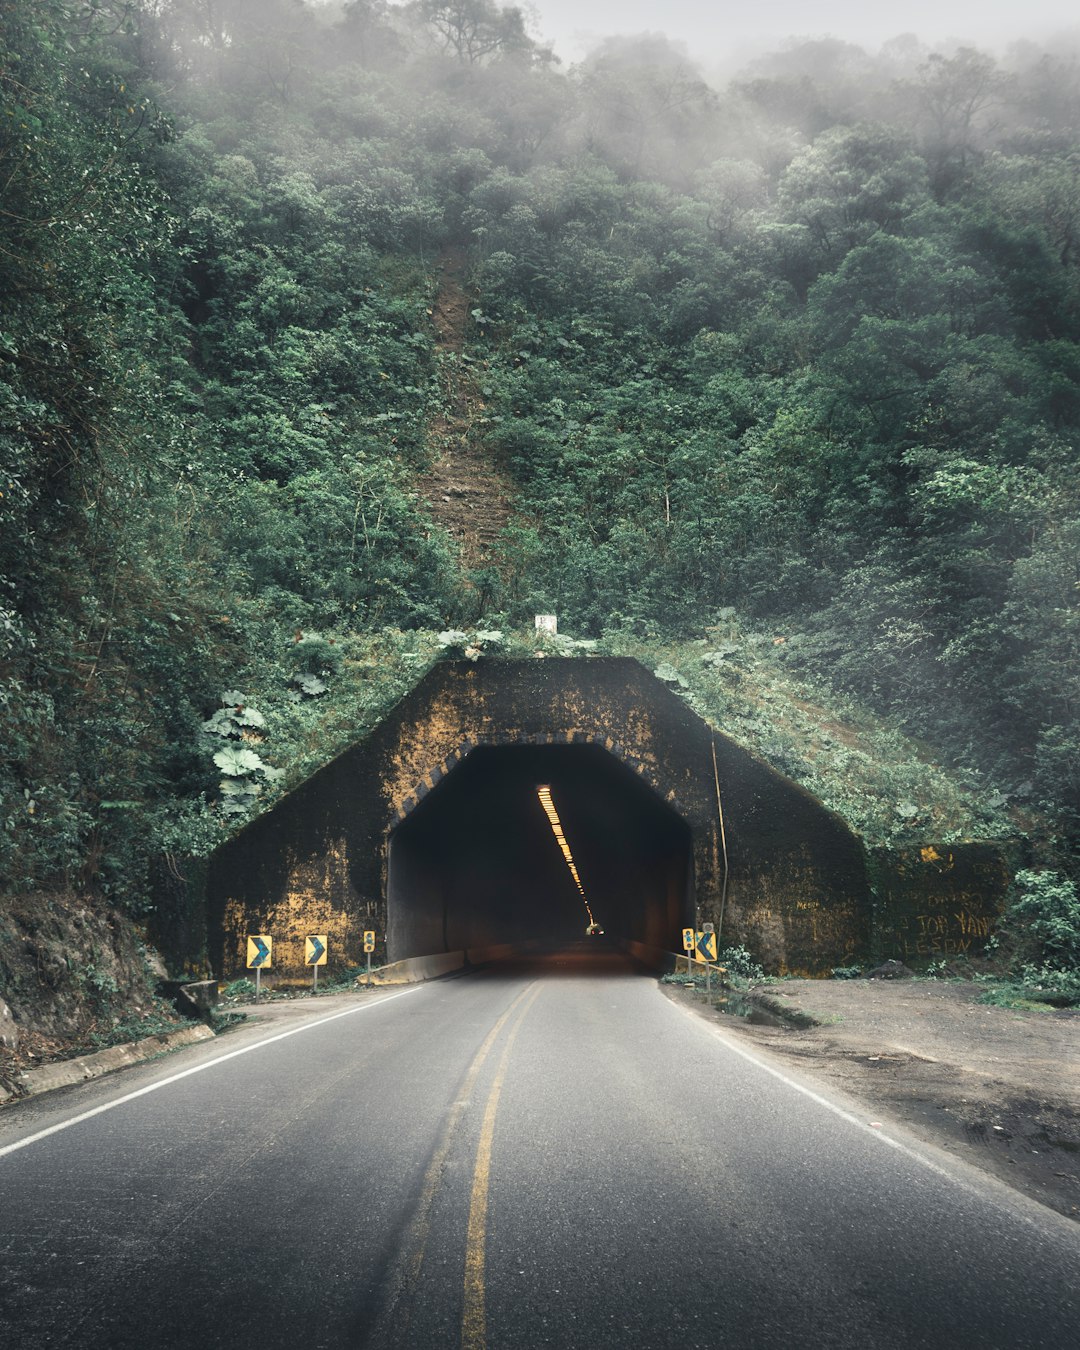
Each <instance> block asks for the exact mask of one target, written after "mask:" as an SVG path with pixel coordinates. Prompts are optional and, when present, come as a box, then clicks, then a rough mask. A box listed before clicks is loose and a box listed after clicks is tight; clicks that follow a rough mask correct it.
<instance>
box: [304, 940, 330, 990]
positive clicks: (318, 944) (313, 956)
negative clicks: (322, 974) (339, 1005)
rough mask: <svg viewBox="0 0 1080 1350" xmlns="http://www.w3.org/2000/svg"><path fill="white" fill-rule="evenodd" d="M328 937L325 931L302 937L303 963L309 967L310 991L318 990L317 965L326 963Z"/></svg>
mask: <svg viewBox="0 0 1080 1350" xmlns="http://www.w3.org/2000/svg"><path fill="white" fill-rule="evenodd" d="M329 945H330V939H329V937H328V936H327V935H326V934H325V933H316V934H315V936H314V937H306V938H305V939H304V964H305V965H307V966H310V967H311V992H312V993H313V994H315V993H318V990H319V967H320V966H325V965H326V949H327V947H328V946H329Z"/></svg>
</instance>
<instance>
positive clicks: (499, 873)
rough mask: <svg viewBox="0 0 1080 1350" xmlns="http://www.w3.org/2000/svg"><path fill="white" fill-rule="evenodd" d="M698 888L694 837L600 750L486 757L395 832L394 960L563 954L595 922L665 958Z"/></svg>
mask: <svg viewBox="0 0 1080 1350" xmlns="http://www.w3.org/2000/svg"><path fill="white" fill-rule="evenodd" d="M545 786H546V787H548V788H549V789H550V794H551V801H552V802H553V803H554V806H555V809H556V812H557V816H558V820H559V822H560V824H561V828H562V830H563V836H564V838H565V840H566V843H567V846H568V848H569V850H570V854H571V857H572V859H573V862H574V864H575V866H576V869H577V877H578V880H579V881H580V888H579V886H578V883H577V881H575V878H574V876H573V875H572V872H571V868H570V866H569V865H568V862H567V858H566V857H565V856H564V853H563V851H562V848H561V846H560V843H559V842H558V840H557V838H556V834H555V831H554V830H553V828H552V824H551V822H550V820H549V817H548V815H547V814H546V813H545V809H544V806H543V804H542V802H541V799H540V797H539V796H538V789H539V788H541V787H545ZM691 877H692V859H691V834H690V830H689V828H688V826H687V825H686V824H685V822H684V821H683V820H681V819H680V818H679V816H678V815H677V814H676V813H675V812H674V811H673V810H672V809H671V807H669V806H668V805H667V804H666V803H665V802H664V801H663V800H662V799H661V798H660V797H658V796H657V795H656V793H655V792H654V791H653V790H652V789H651V788H650V787H649V786H648V785H646V784H645V783H643V782H642V781H641V779H640V778H639V777H638V775H636V774H635V773H634V772H633V771H632V770H630V769H629V768H627V767H626V766H625V765H624V764H622V763H621V762H620V761H618V760H617V759H615V758H614V757H613V756H612V755H610V754H609V753H607V751H605V750H604V749H603V748H602V747H600V746H597V745H562V746H559V745H545V746H537V745H519V746H487V747H478V748H477V749H475V750H473V751H472V752H471V753H470V754H469V755H468V756H467V757H466V758H465V759H464V760H463V761H462V762H461V763H460V764H459V765H458V766H457V767H456V768H455V769H454V771H453V772H452V773H450V774H449V775H448V776H447V777H446V778H444V779H443V780H442V781H441V782H440V783H439V784H438V786H437V787H436V788H435V789H434V791H432V792H430V793H428V794H427V796H426V797H425V798H424V799H423V801H421V802H420V803H419V805H418V806H417V807H416V808H415V809H414V810H413V811H412V812H411V813H410V814H409V815H408V816H407V817H406V819H405V820H404V821H402V822H401V823H400V824H399V825H398V826H397V827H396V828H395V829H394V830H393V831H392V832H391V835H390V839H389V848H388V857H387V956H388V959H389V960H391V961H393V960H396V959H399V958H401V957H405V956H417V955H426V954H431V953H435V952H447V951H461V950H466V949H483V948H488V947H493V946H500V945H502V944H506V943H521V942H528V941H541V942H550V943H553V944H561V943H565V942H569V941H573V940H576V939H580V938H581V937H583V936H584V935H585V930H586V926H587V924H588V922H589V919H590V917H592V918H593V919H594V920H595V922H596V923H597V924H599V925H600V926H601V927H602V928H603V930H604V933H605V936H608V937H610V938H612V939H628V940H632V941H637V942H643V943H646V944H649V945H651V946H655V947H670V946H671V945H672V943H673V942H674V941H676V939H677V934H678V932H679V929H680V928H681V927H682V926H683V924H684V922H692V915H693V900H692V882H691Z"/></svg>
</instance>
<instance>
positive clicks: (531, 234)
mask: <svg viewBox="0 0 1080 1350" xmlns="http://www.w3.org/2000/svg"><path fill="white" fill-rule="evenodd" d="M0 24H2V28H0V96H2V103H3V106H2V109H0V193H2V196H0V490H2V493H3V496H2V500H0V574H2V582H0V585H2V590H0V643H2V646H0V712H2V716H3V723H4V730H3V743H4V753H3V766H2V770H0V775H2V777H0V793H2V797H3V803H4V811H3V817H2V820H0V827H2V828H0V865H2V867H3V870H4V872H5V874H6V877H7V885H8V887H9V888H10V889H11V890H13V891H15V892H20V891H22V892H26V891H34V890H53V891H56V890H60V889H63V890H68V891H70V890H76V891H77V890H79V889H80V888H91V889H94V890H96V891H99V892H104V893H105V894H106V895H108V896H110V897H112V898H113V899H114V900H115V901H117V902H118V903H119V904H121V905H122V906H123V907H125V908H126V909H127V910H128V911H129V912H130V913H132V914H133V915H136V916H137V915H139V914H140V913H142V912H144V911H145V908H146V906H147V905H148V904H149V903H150V899H149V897H150V896H151V894H152V893H153V891H154V888H155V886H158V885H159V883H160V876H158V875H157V874H159V873H160V872H161V871H162V869H165V870H166V871H167V869H168V867H169V866H170V865H171V863H170V860H171V859H174V858H176V857H178V856H181V855H192V854H198V853H200V852H205V851H206V849H207V848H209V847H210V846H211V845H212V843H213V842H214V841H215V840H217V839H220V838H221V837H223V835H224V833H225V832H227V830H228V829H229V828H230V824H231V822H235V821H238V820H239V821H242V820H243V819H245V818H247V817H248V816H249V815H250V814H251V812H252V811H253V810H254V809H256V806H257V802H258V800H259V791H260V790H261V791H262V793H263V800H265V799H266V798H267V797H268V796H269V794H271V793H272V792H273V790H274V787H273V783H274V780H275V777H276V776H277V775H279V774H280V773H281V772H282V771H283V770H284V771H288V772H290V773H293V772H296V771H298V767H297V766H299V767H300V768H303V767H304V766H307V767H312V766H313V764H314V762H315V760H316V759H317V757H318V755H319V753H320V747H321V748H322V750H323V751H324V750H325V746H326V745H327V744H334V743H335V742H334V739H333V738H334V736H335V735H340V734H341V729H342V728H345V727H348V728H351V729H352V730H353V731H355V728H356V727H358V726H363V725H364V724H365V719H366V720H367V723H368V724H369V723H370V720H371V719H372V718H374V717H375V716H377V714H378V711H379V710H380V709H381V708H382V707H384V706H385V705H386V703H387V702H388V701H389V700H391V699H392V698H393V697H395V696H396V694H397V693H399V692H400V690H401V689H402V688H404V687H405V686H406V684H407V683H408V680H409V678H410V672H412V673H413V674H415V672H416V671H418V670H419V669H422V668H423V666H424V664H425V663H426V662H428V661H430V660H431V659H432V656H433V653H434V651H435V650H436V649H437V644H436V642H435V640H434V638H433V637H432V636H431V634H432V633H435V632H438V631H439V630H443V629H469V630H472V629H475V628H480V629H483V630H495V629H500V630H505V631H510V630H514V629H517V628H521V627H522V626H524V625H530V624H531V621H532V616H533V614H534V613H537V612H557V613H558V614H559V616H560V623H561V625H562V626H563V628H564V629H566V630H568V631H569V632H572V633H574V634H575V635H576V636H578V637H581V638H600V637H603V635H604V634H608V635H609V638H608V640H609V641H611V642H616V643H621V644H622V647H620V649H625V644H626V642H627V641H628V640H629V639H632V638H637V639H640V640H641V641H642V642H644V643H646V644H654V645H655V644H662V643H664V642H675V643H677V642H679V641H682V640H684V639H691V638H694V637H698V636H700V635H701V634H703V633H704V631H705V629H706V628H709V627H715V625H717V623H718V622H721V626H723V625H724V624H727V625H728V626H731V625H732V624H733V623H735V622H736V619H735V617H734V616H737V622H738V623H739V624H741V625H742V626H743V629H742V631H753V632H756V633H757V634H759V635H760V637H761V639H762V642H761V651H762V655H761V658H760V659H761V660H762V661H768V662H770V663H772V664H773V666H774V667H775V668H776V669H778V670H782V671H783V672H784V678H797V679H801V680H805V681H808V682H809V683H810V684H812V685H815V686H816V687H817V688H818V689H819V690H822V691H824V692H823V697H827V696H828V690H829V689H832V690H833V691H835V692H836V694H837V696H838V697H843V698H846V699H854V700H856V701H857V702H858V703H860V704H862V705H864V706H866V707H868V708H870V709H872V710H874V711H875V712H876V713H877V714H878V715H880V716H881V717H883V718H885V719H886V721H887V723H888V724H889V725H892V726H894V727H897V728H900V729H903V730H905V731H907V732H908V733H910V734H912V735H913V736H915V737H917V738H918V739H919V741H920V742H921V743H922V744H923V745H924V746H925V747H926V753H927V755H928V756H932V757H935V758H940V759H944V760H946V761H948V762H950V763H951V764H952V765H953V766H955V767H956V768H957V769H958V770H963V771H967V772H969V773H972V774H978V775H981V777H980V779H979V781H980V782H981V783H982V784H983V785H984V791H985V794H986V797H987V800H988V802H989V803H990V804H991V805H992V806H994V807H1000V806H1008V807H1010V808H1015V809H1017V810H1019V811H1022V812H1033V811H1034V812H1037V813H1040V818H1041V819H1042V820H1044V821H1045V822H1047V825H1046V828H1047V830H1048V831H1049V832H1050V834H1051V835H1053V837H1054V838H1055V839H1056V842H1057V846H1058V848H1059V849H1060V850H1061V857H1062V859H1063V860H1064V865H1066V866H1068V860H1069V857H1070V855H1071V854H1072V852H1073V851H1074V849H1075V846H1076V843H1077V826H1078V815H1077V813H1078V811H1080V771H1078V768H1077V764H1078V759H1080V728H1078V725H1077V708H1078V699H1080V668H1078V665H1077V659H1076V658H1077V640H1076V639H1077V631H1078V618H1080V609H1078V602H1080V594H1078V586H1080V480H1078V474H1077V463H1078V437H1080V345H1078V343H1080V61H1078V58H1077V55H1076V54H1074V53H1071V52H1068V51H1061V50H1058V51H1056V52H1054V53H1047V52H1042V51H1039V50H1037V49H1036V48H1034V47H1030V46H1025V47H1019V48H1016V49H1014V50H1013V51H1012V52H1011V53H1010V54H1009V56H1008V57H1007V58H1001V59H998V58H994V57H992V56H990V55H987V54H984V53H982V52H980V51H978V50H975V49H973V48H967V47H956V48H953V49H950V50H947V51H930V50H927V49H925V48H923V47H921V46H920V44H919V43H918V42H917V41H916V40H915V39H912V38H903V39H897V40H896V41H895V42H893V43H890V44H888V45H887V46H886V47H885V48H883V49H882V50H881V51H880V52H878V53H868V52H864V51H862V50H860V49H858V48H856V47H853V46H850V45H847V44H845V43H843V42H841V41H836V40H821V41H814V42H805V43H792V44H789V45H788V46H786V47H785V48H784V49H783V50H781V51H779V52H777V53H776V54H774V55H773V56H770V57H768V58H762V59H760V60H759V61H757V62H756V63H755V64H754V65H753V66H752V67H751V68H748V69H746V70H745V71H743V72H742V73H741V74H739V75H738V76H737V77H736V78H735V79H734V80H733V81H732V82H730V83H729V84H728V85H727V86H725V87H722V88H717V87H711V86H710V85H709V83H708V82H707V81H706V79H705V78H704V76H703V75H702V74H701V72H700V71H699V70H698V69H697V68H696V67H695V65H694V64H693V62H692V61H691V59H690V58H689V57H688V56H687V55H686V53H684V52H683V51H681V50H679V49H677V48H675V47H673V46H672V45H671V44H669V43H668V42H667V41H666V40H665V39H664V38H662V37H660V36H657V35H648V36H643V37H641V38H638V39H619V40H614V39H613V40H610V41H608V42H607V43H606V44H604V45H601V46H600V47H599V48H598V49H597V50H596V51H595V52H594V53H593V54H592V55H591V56H590V57H589V58H588V59H587V60H586V61H584V62H583V63H582V64H581V65H579V66H575V67H573V68H569V69H568V68H566V67H564V66H562V65H560V64H559V63H558V61H557V60H556V59H555V57H554V56H553V54H552V53H551V52H550V51H549V50H547V49H545V48H544V47H543V46H541V45H540V44H539V43H537V42H536V41H535V40H533V38H531V37H530V35H529V31H528V28H527V25H526V24H525V23H524V21H523V20H522V18H521V15H520V13H519V12H518V11H515V10H500V9H498V8H497V7H496V6H495V5H494V4H493V0H459V2H458V3H454V4H448V3H444V2H443V0H412V2H411V3H407V4H391V3H387V0H347V2H346V3H336V4H335V3H326V4H313V3H303V0H133V3H126V2H125V0H0ZM448 278H449V281H448ZM448 284H452V285H453V286H454V287H456V288H457V293H458V294H459V295H463V296H465V297H467V301H468V304H467V308H465V307H464V306H459V307H458V311H457V313H458V320H459V321H460V327H461V331H459V332H457V333H454V334H451V335H450V336H449V338H448V336H447V334H446V333H440V331H439V329H438V325H437V323H436V310H437V309H438V306H439V303H440V297H442V298H443V300H444V301H445V298H446V294H447V292H446V287H447V285H448ZM451 339H452V340H451ZM447 438H449V439H450V440H451V441H454V440H455V439H456V443H457V444H458V446H459V448H460V449H462V451H463V450H464V448H465V447H467V448H468V451H469V453H470V454H471V455H473V456H474V460H475V462H477V463H487V464H488V465H489V466H491V472H492V473H493V474H495V475H497V481H498V483H499V484H500V485H501V486H500V491H501V492H503V494H504V499H503V500H502V505H501V507H500V509H501V510H502V513H503V514H502V516H501V517H500V519H504V518H505V519H507V523H506V525H505V527H504V528H503V529H502V531H501V533H500V534H499V536H498V538H497V539H496V540H494V541H487V543H486V546H484V547H482V548H467V549H465V550H464V552H463V551H462V549H461V547H460V546H459V541H458V540H457V538H456V537H455V535H454V533H453V531H452V530H448V529H447V528H445V525H446V523H447V514H446V512H444V511H443V510H442V508H441V505H440V503H442V497H443V494H442V492H441V489H440V490H439V491H433V490H432V487H431V484H432V483H433V482H434V481H436V479H433V477H432V471H433V464H435V463H436V461H437V460H438V458H439V456H440V454H442V453H443V452H444V451H445V448H446V441H447ZM436 477H437V476H436ZM438 481H442V480H438ZM446 495H448V494H446ZM431 496H434V498H435V500H434V502H432V501H431V500H429V497H431ZM507 513H508V514H507ZM721 615H723V616H725V617H724V618H723V619H722V620H720V619H718V616H721ZM713 645H715V642H714V644H713ZM328 728H329V730H327V729H328ZM335 729H336V730H335ZM222 784H224V786H222ZM1026 818H1027V817H1025V819H1026Z"/></svg>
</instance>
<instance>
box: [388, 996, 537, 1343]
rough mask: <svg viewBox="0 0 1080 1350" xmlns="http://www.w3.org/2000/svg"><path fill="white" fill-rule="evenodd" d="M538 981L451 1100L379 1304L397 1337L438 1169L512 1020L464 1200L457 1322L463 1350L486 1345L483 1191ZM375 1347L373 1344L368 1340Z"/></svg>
mask: <svg viewBox="0 0 1080 1350" xmlns="http://www.w3.org/2000/svg"><path fill="white" fill-rule="evenodd" d="M542 987H543V986H542V985H541V983H540V982H539V981H535V982H534V983H533V984H531V985H529V986H527V987H526V988H525V989H523V990H522V991H521V993H520V994H518V996H517V998H515V999H514V1001H513V1003H511V1004H510V1006H509V1008H507V1010H506V1011H505V1012H504V1013H503V1014H502V1016H501V1017H500V1018H499V1019H498V1021H497V1022H496V1023H495V1025H494V1026H493V1027H492V1028H491V1030H490V1031H489V1032H488V1034H487V1036H486V1037H485V1038H484V1043H483V1044H482V1045H481V1046H480V1049H479V1050H478V1051H477V1052H476V1055H475V1056H474V1058H473V1061H472V1063H471V1064H470V1065H469V1068H468V1072H467V1073H466V1074H465V1078H464V1080H463V1081H462V1084H461V1090H460V1092H459V1093H458V1096H457V1099H456V1101H455V1102H454V1103H453V1105H452V1106H451V1108H450V1111H449V1114H448V1115H447V1117H446V1123H445V1124H444V1126H443V1130H442V1135H441V1137H440V1139H439V1143H438V1147H437V1148H436V1149H435V1152H434V1154H433V1155H432V1157H431V1161H430V1162H429V1163H428V1166H427V1170H426V1171H425V1173H424V1179H423V1181H422V1183H421V1186H420V1194H419V1197H418V1199H417V1204H416V1209H415V1210H414V1213H413V1218H412V1222H411V1223H410V1225H409V1228H408V1230H407V1232H406V1234H405V1238H404V1241H403V1242H402V1245H401V1248H400V1254H399V1259H398V1262H397V1273H396V1276H393V1275H392V1276H391V1284H392V1285H396V1288H392V1289H391V1290H390V1291H389V1299H388V1301H387V1303H386V1304H385V1305H384V1310H383V1316H382V1318H380V1319H379V1320H380V1323H381V1324H382V1328H385V1329H388V1328H389V1325H390V1324H393V1323H395V1322H396V1329H397V1331H398V1332H399V1333H400V1332H402V1331H406V1334H407V1325H408V1316H409V1313H408V1309H409V1303H410V1302H411V1298H412V1294H413V1291H414V1290H415V1288H416V1286H417V1285H418V1283H419V1280H420V1272H421V1267H422V1266H423V1263H424V1253H425V1250H426V1247H427V1242H428V1237H429V1235H430V1232H431V1222H432V1209H433V1207H434V1203H435V1197H436V1194H437V1193H438V1190H439V1184H440V1182H441V1180H442V1175H443V1171H444V1169H445V1167H446V1163H447V1159H448V1158H449V1156H450V1150H451V1147H452V1145H453V1142H454V1135H455V1133H456V1131H457V1127H458V1125H459V1123H460V1121H461V1118H462V1116H463V1115H464V1113H465V1109H466V1108H467V1107H468V1105H469V1102H470V1099H471V1096H472V1093H473V1091H474V1089H475V1087H476V1082H477V1079H478V1078H479V1077H480V1073H481V1070H482V1069H483V1067H484V1064H485V1063H486V1062H487V1060H488V1057H489V1056H490V1054H491V1051H492V1049H493V1048H494V1046H495V1043H496V1041H497V1040H498V1038H499V1036H500V1034H501V1033H502V1031H503V1030H504V1028H505V1027H506V1026H507V1024H508V1023H510V1022H511V1020H512V1019H513V1025H512V1026H511V1027H510V1031H509V1034H508V1035H507V1037H506V1042H505V1044H504V1045H503V1049H502V1054H501V1055H500V1057H499V1063H498V1066H497V1067H496V1070H495V1077H494V1080H493V1081H492V1084H491V1088H490V1090H489V1092H488V1097H487V1102H486V1105H485V1107H484V1117H483V1122H482V1124H481V1126H480V1141H479V1143H478V1145H477V1149H476V1161H475V1164H474V1166H473V1178H472V1188H471V1191H470V1196H469V1218H468V1226H467V1229H466V1240H465V1289H464V1303H463V1310H462V1318H461V1346H462V1350H485V1347H486V1344H487V1319H486V1312H485V1263H486V1248H487V1214H488V1191H489V1188H490V1181H491V1154H492V1145H493V1141H494V1137H495V1119H496V1116H497V1115H498V1110H499V1098H500V1097H501V1095H502V1089H503V1084H504V1083H505V1081H506V1073H507V1069H508V1067H509V1064H510V1055H511V1052H512V1050H513V1047H514V1042H515V1040H516V1039H517V1035H518V1032H519V1031H520V1030H521V1024H522V1022H524V1020H525V1015H526V1013H527V1012H528V1011H529V1008H530V1007H531V1006H532V1004H533V1002H534V1000H535V999H536V998H537V996H538V995H539V993H540V990H541V989H542ZM371 1343H372V1344H376V1343H377V1341H372V1342H371Z"/></svg>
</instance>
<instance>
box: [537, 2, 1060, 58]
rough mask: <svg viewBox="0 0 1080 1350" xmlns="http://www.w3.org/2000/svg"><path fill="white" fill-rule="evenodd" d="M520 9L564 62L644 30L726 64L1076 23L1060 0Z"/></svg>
mask: <svg viewBox="0 0 1080 1350" xmlns="http://www.w3.org/2000/svg"><path fill="white" fill-rule="evenodd" d="M523 8H525V9H526V10H531V11H532V13H533V15H534V16H535V19H534V31H536V32H538V33H540V34H541V35H542V36H543V37H544V38H545V40H548V41H551V42H552V43H554V46H555V50H556V52H557V54H558V55H559V56H560V57H561V58H562V59H563V60H564V61H576V60H578V59H580V57H581V56H583V55H584V54H585V52H586V51H587V50H588V49H589V48H590V47H591V46H593V45H595V43H596V42H597V41H598V40H599V39H601V38H602V37H605V36H609V35H612V34H625V33H640V32H646V31H652V32H657V31H659V32H663V33H666V34H667V35H668V37H670V38H672V39H674V40H676V41H680V42H683V43H685V44H686V46H687V48H688V50H689V53H690V55H691V56H693V57H695V58H696V59H697V60H699V61H701V62H704V63H707V64H710V65H715V64H722V65H727V64H729V63H731V62H737V61H739V60H741V59H743V58H745V57H746V56H748V55H753V54H754V53H756V52H759V51H761V50H764V49H767V48H770V47H775V46H776V45H777V43H778V41H780V40H782V39H784V38H786V37H791V36H798V37H823V36H825V35H830V36H833V37H839V38H843V39H845V40H847V41H849V42H855V43H859V44H862V45H864V46H868V47H871V48H873V47H875V46H878V45H880V44H881V43H882V42H885V41H887V40H888V39H889V38H891V37H895V36H897V34H899V33H916V34H917V35H918V36H919V37H920V38H921V39H922V40H923V41H924V42H926V43H928V44H931V45H942V44H946V45H947V44H948V43H949V41H950V39H951V40H953V41H956V40H963V41H966V42H969V43H970V42H976V43H978V45H979V46H982V47H998V48H1002V47H1005V46H1007V45H1008V44H1009V43H1010V42H1012V41H1015V40H1017V39H1027V40H1032V41H1038V40H1041V39H1045V38H1046V37H1048V36H1049V35H1051V34H1053V33H1055V32H1058V31H1061V30H1076V29H1077V27H1078V26H1080V25H1078V21H1077V11H1076V7H1075V5H1072V4H1068V3H1066V0H1030V2H1029V3H1027V4H1024V5H1018V4H1016V3H1014V0H1009V2H1008V3H1005V2H1004V0H908V3H906V4H903V5H894V4H882V3H880V0H878V2H877V3H874V0H869V2H868V3H860V0H818V3H816V4H806V3H804V0H756V3H754V4H745V3H735V2H734V0H717V3H711V4H707V3H702V0H665V3H663V4H659V3H657V0H534V2H533V3H532V4H525V5H524V6H523Z"/></svg>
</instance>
